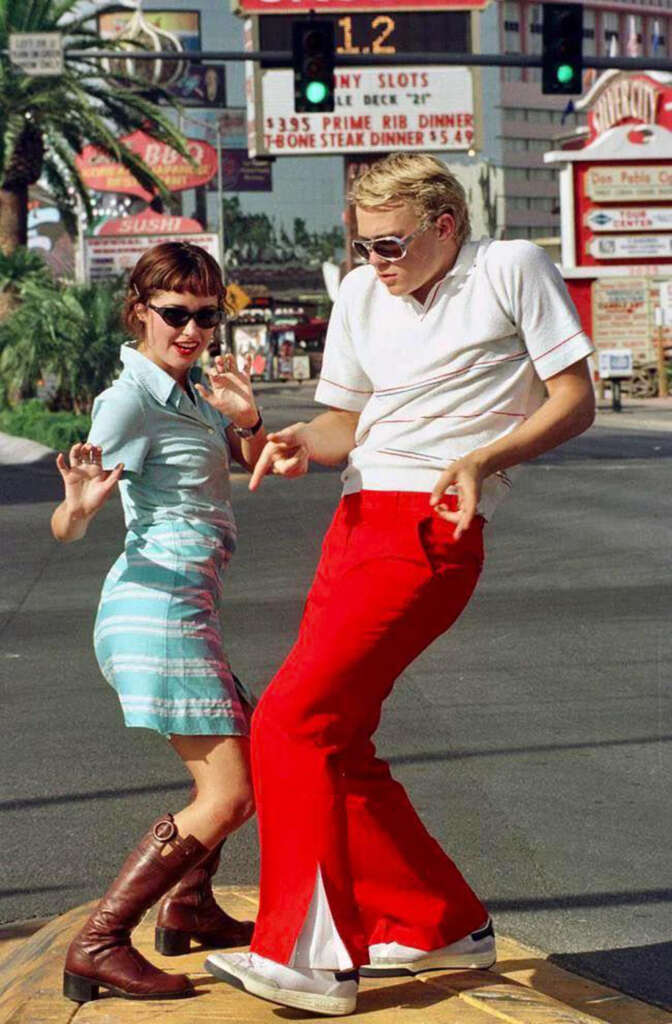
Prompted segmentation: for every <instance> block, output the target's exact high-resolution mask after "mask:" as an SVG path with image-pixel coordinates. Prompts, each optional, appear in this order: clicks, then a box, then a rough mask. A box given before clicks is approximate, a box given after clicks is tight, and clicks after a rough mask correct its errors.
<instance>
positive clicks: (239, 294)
mask: <svg viewBox="0 0 672 1024" xmlns="http://www.w3.org/2000/svg"><path fill="white" fill-rule="evenodd" d="M251 301H252V300H251V298H250V296H249V295H248V294H247V292H246V291H245V290H244V289H243V288H241V287H240V285H239V284H235V282H232V283H231V284H227V286H226V304H227V306H231V307H232V308H233V309H234V311H235V312H236V313H240V311H241V310H243V309H245V307H246V306H249V304H250V302H251Z"/></svg>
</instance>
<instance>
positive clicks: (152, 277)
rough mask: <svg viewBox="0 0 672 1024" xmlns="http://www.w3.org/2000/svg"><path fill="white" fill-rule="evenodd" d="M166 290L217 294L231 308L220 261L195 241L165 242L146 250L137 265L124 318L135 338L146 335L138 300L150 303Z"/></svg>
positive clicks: (220, 303) (133, 273)
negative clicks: (156, 293) (137, 311)
mask: <svg viewBox="0 0 672 1024" xmlns="http://www.w3.org/2000/svg"><path fill="white" fill-rule="evenodd" d="M163 291H165V292H190V293H191V294H192V295H216V296H217V301H218V303H219V305H220V306H221V308H222V309H226V308H227V303H226V285H225V284H224V281H223V280H222V271H221V269H220V266H219V264H218V263H217V260H216V259H214V257H213V256H211V255H210V253H209V252H206V251H205V249H203V248H201V246H200V245H193V244H192V243H191V242H161V243H159V245H155V246H153V247H152V248H151V249H148V250H147V252H144V253H143V254H142V256H141V257H140V259H139V260H138V262H137V263H136V264H135V266H134V267H133V270H132V271H131V276H130V278H129V281H128V291H127V292H126V298H125V300H124V308H123V312H122V320H123V323H124V326H125V327H126V329H127V330H128V331H129V332H130V333H131V334H132V335H133V336H134V337H136V338H142V336H143V324H142V321H141V320H140V318H139V317H138V316H137V314H136V312H135V307H136V306H137V305H138V303H142V304H143V305H146V304H147V302H149V301H150V300H151V298H152V295H153V294H154V293H155V292H163Z"/></svg>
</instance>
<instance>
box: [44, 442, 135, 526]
mask: <svg viewBox="0 0 672 1024" xmlns="http://www.w3.org/2000/svg"><path fill="white" fill-rule="evenodd" d="M102 456H103V452H102V449H101V448H99V447H97V446H96V445H92V444H88V442H87V443H86V444H74V445H73V446H72V448H71V449H70V454H69V456H68V461H67V462H66V459H65V456H64V455H63V453H62V452H59V454H58V456H57V457H56V465H57V466H58V471H59V473H60V474H61V476H62V477H63V484H64V486H65V502H64V505H65V508H66V509H67V513H68V515H69V516H70V518H71V519H87V518H89V517H90V516H92V515H95V513H96V512H97V511H98V510H99V509H100V508H102V506H103V505H104V504H105V502H106V501H107V499H108V498H109V496H110V494H111V493H112V491H113V490H114V487H115V486H116V484H117V483H118V482H119V477H120V476H121V474H122V472H123V469H124V466H123V463H121V462H120V463H119V465H118V466H115V467H114V469H112V470H105V469H103V466H102Z"/></svg>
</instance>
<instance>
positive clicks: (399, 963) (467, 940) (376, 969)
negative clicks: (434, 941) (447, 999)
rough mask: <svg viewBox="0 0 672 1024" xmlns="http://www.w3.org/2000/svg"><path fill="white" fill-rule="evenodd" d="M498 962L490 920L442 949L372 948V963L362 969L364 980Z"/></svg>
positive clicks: (380, 945)
mask: <svg viewBox="0 0 672 1024" xmlns="http://www.w3.org/2000/svg"><path fill="white" fill-rule="evenodd" d="M496 959H497V953H496V950H495V931H494V928H493V927H492V920H491V919H490V918H488V920H487V921H486V923H485V924H484V925H483V927H482V928H478V929H477V930H476V931H475V932H471V934H470V935H465V936H464V938H463V939H458V940H457V942H451V944H450V945H449V946H442V947H441V949H430V950H429V952H427V950H424V949H413V948H412V947H411V946H401V945H399V943H398V942H380V943H378V944H376V945H374V946H369V962H368V964H367V965H366V966H365V967H360V969H359V973H360V974H361V976H362V977H363V978H399V977H402V976H403V975H407V974H410V975H414V974H422V973H423V972H424V971H448V970H460V969H461V970H469V969H474V968H479V967H480V968H485V967H492V965H493V964H494V962H495V960H496Z"/></svg>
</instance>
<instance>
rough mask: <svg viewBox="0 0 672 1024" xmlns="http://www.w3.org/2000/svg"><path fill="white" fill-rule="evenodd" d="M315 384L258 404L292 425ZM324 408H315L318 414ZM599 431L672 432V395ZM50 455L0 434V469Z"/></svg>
mask: <svg viewBox="0 0 672 1024" xmlns="http://www.w3.org/2000/svg"><path fill="white" fill-rule="evenodd" d="M315 384H316V382H315V381H314V380H311V381H302V382H300V383H298V382H297V383H294V382H292V381H287V382H266V381H260V382H257V383H256V384H255V392H256V394H257V396H258V398H259V404H260V405H261V407H262V408H263V409H265V410H266V412H267V413H268V412H269V411H271V410H273V412H275V413H277V412H278V410H286V412H287V422H288V423H290V422H292V418H293V417H292V409H293V408H295V407H297V406H298V407H305V406H306V405H309V404H311V403H312V399H313V393H314V390H315ZM321 408H322V407H321V406H317V405H316V406H315V411H316V412H318V411H319V410H320V409H321ZM595 426H596V427H608V428H609V429H610V430H654V431H660V430H664V431H668V430H672V395H671V396H669V397H668V398H640V399H633V400H632V401H631V400H630V399H629V398H627V397H624V398H623V409H622V411H621V412H614V411H613V410H612V408H611V402H610V401H608V400H600V401H599V402H598V410H597V415H596V417H595ZM50 454H51V449H50V448H47V447H45V445H43V444H38V442H37V441H30V440H28V439H27V438H25V437H12V436H10V435H9V434H3V433H2V432H0V466H15V465H25V464H27V463H31V462H38V461H39V460H40V459H43V458H45V456H48V455H50Z"/></svg>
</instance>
